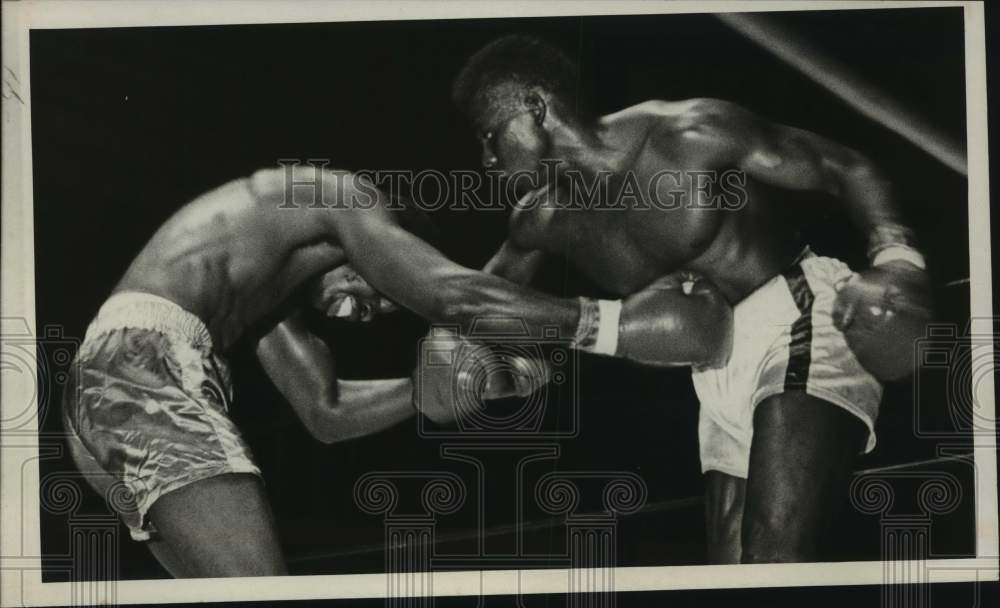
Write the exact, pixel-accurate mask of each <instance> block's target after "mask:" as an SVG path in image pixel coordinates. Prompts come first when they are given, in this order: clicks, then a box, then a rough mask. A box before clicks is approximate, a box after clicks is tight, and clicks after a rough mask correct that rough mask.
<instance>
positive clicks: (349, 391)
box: [257, 314, 413, 443]
mask: <svg viewBox="0 0 1000 608" xmlns="http://www.w3.org/2000/svg"><path fill="white" fill-rule="evenodd" d="M257 357H258V359H259V360H260V362H261V365H262V366H263V368H264V371H265V372H266V373H267V374H268V376H269V377H270V378H271V381H272V382H273V383H274V385H275V386H276V387H277V389H278V391H279V392H280V393H281V394H282V396H284V397H285V399H286V400H287V401H288V403H289V404H290V405H291V406H292V410H293V411H294V412H295V414H296V415H297V416H298V417H299V419H300V420H301V421H302V423H303V425H305V427H306V429H307V430H308V431H309V432H310V434H312V435H313V436H314V437H315V438H316V439H318V440H320V441H322V442H324V443H334V442H336V441H343V440H345V439H350V438H352V437H358V436H361V435H365V434H368V433H372V432H375V431H378V430H380V429H382V428H386V427H388V426H391V425H393V424H395V423H397V422H399V421H401V420H404V419H406V418H407V417H409V416H410V415H412V414H413V408H412V406H411V404H410V393H409V387H410V384H409V380H364V381H360V380H358V381H347V380H339V381H338V380H337V377H336V372H335V362H334V358H333V354H332V353H331V352H330V349H329V347H328V346H327V345H326V343H325V342H323V340H321V339H320V338H319V337H317V336H316V335H314V334H313V333H312V332H310V331H309V330H308V328H307V327H306V326H305V324H304V323H303V322H302V320H301V318H300V317H299V316H298V314H293V315H291V316H290V317H289V318H287V319H285V320H284V321H282V322H281V323H279V324H278V325H277V326H276V327H275V328H274V329H273V330H272V331H271V332H270V333H268V334H267V335H266V336H264V337H263V338H262V339H261V340H260V342H259V343H258V345H257Z"/></svg>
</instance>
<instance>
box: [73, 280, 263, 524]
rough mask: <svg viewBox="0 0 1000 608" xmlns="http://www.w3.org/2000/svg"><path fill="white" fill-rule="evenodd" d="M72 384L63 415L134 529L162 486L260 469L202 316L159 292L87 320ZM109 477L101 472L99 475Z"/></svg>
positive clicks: (120, 296) (76, 446)
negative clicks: (114, 489)
mask: <svg viewBox="0 0 1000 608" xmlns="http://www.w3.org/2000/svg"><path fill="white" fill-rule="evenodd" d="M70 376H71V378H70V382H69V383H67V386H66V394H65V396H64V408H63V415H64V422H65V424H66V427H67V430H68V431H69V434H70V446H71V450H72V452H73V456H74V459H75V460H76V462H77V464H78V466H80V468H81V470H82V471H83V472H84V473H85V474H88V476H90V477H91V481H92V483H93V485H94V487H95V488H97V489H98V490H99V491H102V492H104V493H105V494H108V493H109V489H108V488H110V487H111V486H113V484H114V482H115V481H118V482H121V484H124V486H125V487H126V488H127V490H128V492H127V494H128V495H129V497H128V499H127V500H122V496H123V495H121V494H119V495H118V496H117V498H118V500H117V501H111V502H112V506H113V507H115V508H116V509H117V510H118V511H119V513H120V514H121V515H122V517H123V519H124V520H125V522H126V524H127V525H129V527H130V529H131V530H132V533H133V536H134V537H136V538H146V537H148V529H146V528H144V516H145V513H146V510H147V509H148V508H149V506H150V505H152V503H153V502H154V501H155V500H156V499H157V498H158V497H159V496H161V495H163V494H165V493H166V492H169V491H171V490H174V489H177V488H179V487H181V486H183V485H186V484H187V483H191V482H193V481H197V480H199V479H204V478H207V477H211V476H214V475H219V474H223V473H229V472H248V473H257V472H258V470H257V467H256V466H255V465H254V464H253V462H252V459H251V456H250V451H249V449H248V448H247V446H246V445H245V443H244V442H243V440H242V438H241V437H240V435H239V432H238V431H237V429H236V427H235V426H234V425H233V423H232V421H231V420H230V419H229V417H228V415H227V412H228V409H229V405H230V403H231V400H232V385H231V382H230V374H229V369H228V366H227V364H226V362H225V360H224V359H223V358H222V357H220V356H219V355H218V354H217V353H215V352H214V350H213V347H212V340H211V337H210V335H209V332H208V330H207V329H206V327H205V325H204V323H202V322H201V320H200V319H198V317H196V316H195V315H193V314H191V313H190V312H188V311H186V310H184V309H182V308H180V307H179V306H177V305H176V304H174V303H173V302H170V301H169V300H166V299H163V298H160V297H158V296H154V295H150V294H144V293H138V292H121V293H117V294H115V295H113V296H112V297H111V298H110V299H109V300H108V301H107V302H106V303H105V304H104V306H102V307H101V310H100V311H99V312H98V314H97V317H96V318H95V319H94V321H93V322H92V323H91V324H90V326H89V327H88V329H87V333H86V336H85V337H84V340H83V343H82V344H81V346H80V350H79V352H78V354H77V358H76V360H75V361H74V364H73V366H72V370H71V374H70ZM102 476H103V477H104V478H103V479H101V477H102Z"/></svg>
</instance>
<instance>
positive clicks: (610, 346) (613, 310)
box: [573, 298, 622, 355]
mask: <svg viewBox="0 0 1000 608" xmlns="http://www.w3.org/2000/svg"><path fill="white" fill-rule="evenodd" d="M621 316H622V302H621V300H592V299H590V298H580V321H579V324H578V325H577V328H576V337H575V339H574V344H573V346H574V348H577V349H579V350H582V351H586V352H588V353H594V354H598V355H614V354H615V353H616V352H617V351H618V323H619V321H620V320H621Z"/></svg>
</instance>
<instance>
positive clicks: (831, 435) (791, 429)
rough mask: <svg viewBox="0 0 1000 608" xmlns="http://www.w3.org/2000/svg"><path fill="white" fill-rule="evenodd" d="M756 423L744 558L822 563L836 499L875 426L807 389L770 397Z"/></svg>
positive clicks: (756, 415)
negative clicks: (819, 559) (869, 426)
mask: <svg viewBox="0 0 1000 608" xmlns="http://www.w3.org/2000/svg"><path fill="white" fill-rule="evenodd" d="M753 422H754V424H753V442H752V444H751V446H750V469H749V473H748V476H747V484H746V504H745V506H744V511H743V533H742V544H743V551H742V561H743V562H744V563H754V562H807V561H815V560H816V559H817V550H818V545H819V541H820V539H821V535H822V533H823V531H824V530H825V529H826V526H827V525H828V523H829V517H830V515H831V511H833V509H831V505H835V504H838V503H840V502H841V501H842V498H843V493H844V492H846V491H847V481H848V479H849V476H850V473H851V469H852V467H853V464H854V461H855V458H856V456H857V454H858V452H859V451H860V449H861V446H862V440H863V439H864V438H865V436H866V433H867V432H868V430H867V428H866V427H865V425H864V423H863V422H861V420H859V419H858V418H857V417H855V416H853V415H851V414H850V413H849V412H847V411H846V410H844V409H842V408H840V407H837V406H835V405H833V404H831V403H828V402H826V401H823V400H821V399H817V398H815V397H811V396H809V395H807V394H806V393H804V392H787V393H782V394H779V395H774V396H772V397H769V398H767V399H765V400H764V401H762V402H761V403H760V404H759V405H758V406H757V409H756V411H755V412H754V420H753Z"/></svg>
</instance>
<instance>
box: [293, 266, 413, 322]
mask: <svg viewBox="0 0 1000 608" xmlns="http://www.w3.org/2000/svg"><path fill="white" fill-rule="evenodd" d="M308 291H309V300H310V303H311V304H312V306H313V308H315V309H316V310H318V311H319V312H321V313H323V314H325V315H326V316H328V317H337V318H341V319H346V320H349V321H371V320H372V319H373V318H375V315H376V314H378V313H383V312H390V311H392V310H395V308H396V307H395V305H394V304H392V303H391V302H389V301H388V300H386V299H385V298H383V297H381V296H380V295H379V294H378V292H376V291H375V290H374V289H372V287H371V285H369V284H368V282H367V281H365V280H364V279H363V278H362V277H361V275H359V274H358V273H357V272H355V271H354V269H353V268H351V267H350V266H348V265H347V264H344V265H341V266H338V267H337V268H334V269H333V270H331V271H330V272H327V273H326V274H324V275H323V276H321V277H319V278H318V279H316V280H315V281H314V282H313V283H312V284H311V285H310V286H309V288H308Z"/></svg>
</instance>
